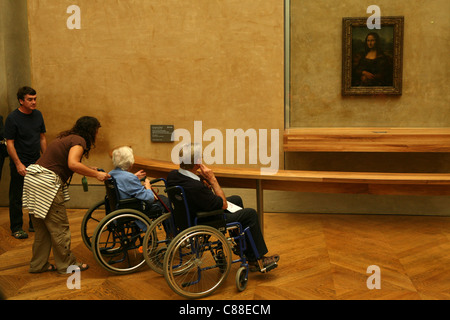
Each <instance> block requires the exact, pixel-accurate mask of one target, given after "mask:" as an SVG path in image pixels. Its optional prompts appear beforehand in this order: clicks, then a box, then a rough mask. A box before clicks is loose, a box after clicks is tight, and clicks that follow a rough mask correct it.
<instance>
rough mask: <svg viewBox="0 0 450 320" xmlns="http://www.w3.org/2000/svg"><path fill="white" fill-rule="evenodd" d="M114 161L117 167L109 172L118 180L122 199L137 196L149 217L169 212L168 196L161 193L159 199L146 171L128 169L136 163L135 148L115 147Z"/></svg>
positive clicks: (117, 183)
mask: <svg viewBox="0 0 450 320" xmlns="http://www.w3.org/2000/svg"><path fill="white" fill-rule="evenodd" d="M112 162H113V165H114V167H115V169H114V170H112V171H110V172H109V174H110V175H111V176H112V177H113V178H114V179H115V181H116V185H117V189H118V190H119V196H120V199H128V198H136V199H139V200H142V201H143V202H144V207H145V209H144V213H145V214H147V215H148V216H149V217H157V216H160V215H161V214H163V213H164V212H168V211H167V209H166V207H167V208H168V207H169V201H168V199H167V197H165V196H163V195H159V196H158V198H159V199H160V201H158V199H157V197H156V195H155V194H154V193H153V190H152V189H151V185H150V180H149V179H148V178H147V177H145V172H144V171H143V170H140V171H138V172H136V173H135V174H133V173H131V172H129V171H128V170H129V169H130V168H131V167H132V166H133V164H134V155H133V150H132V149H131V148H130V147H126V146H125V147H119V148H117V149H114V150H113V152H112ZM144 178H145V180H144V185H142V183H141V179H144ZM162 202H164V204H163V203H162ZM164 205H165V206H166V207H164Z"/></svg>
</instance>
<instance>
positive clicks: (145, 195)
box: [109, 168, 155, 203]
mask: <svg viewBox="0 0 450 320" xmlns="http://www.w3.org/2000/svg"><path fill="white" fill-rule="evenodd" d="M109 174H110V175H111V176H112V177H113V178H114V179H115V180H116V183H117V188H118V189H119V196H120V199H128V198H137V199H139V200H143V201H147V202H148V203H152V202H153V201H154V200H155V197H154V195H153V191H152V190H150V189H145V188H144V186H143V185H142V184H141V181H140V180H139V178H138V177H137V176H136V175H134V174H132V173H131V172H128V171H124V170H122V169H120V168H115V169H114V170H111V171H110V172H109Z"/></svg>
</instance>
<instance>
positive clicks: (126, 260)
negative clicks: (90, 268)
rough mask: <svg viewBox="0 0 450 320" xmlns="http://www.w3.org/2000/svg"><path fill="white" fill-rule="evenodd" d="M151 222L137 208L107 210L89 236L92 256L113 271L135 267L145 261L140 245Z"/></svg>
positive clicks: (130, 271) (122, 272)
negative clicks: (109, 211)
mask: <svg viewBox="0 0 450 320" xmlns="http://www.w3.org/2000/svg"><path fill="white" fill-rule="evenodd" d="M150 225H151V220H150V219H149V218H148V217H147V216H145V215H144V214H143V213H141V212H139V211H137V210H133V209H120V210H116V211H114V212H112V213H110V214H109V215H107V216H106V217H105V218H103V219H102V220H101V221H100V223H99V224H98V225H97V227H96V229H95V231H94V235H93V237H92V241H91V243H92V253H93V254H94V258H95V260H96V261H97V262H98V263H99V264H100V265H101V266H102V267H103V268H105V269H106V270H108V271H110V272H112V273H116V274H128V273H132V272H135V271H137V270H138V269H140V268H141V267H142V266H143V265H145V259H144V256H143V248H142V245H143V238H144V236H145V232H146V230H147V229H148V228H149V227H150ZM142 227H144V228H145V230H142V229H141V228H142Z"/></svg>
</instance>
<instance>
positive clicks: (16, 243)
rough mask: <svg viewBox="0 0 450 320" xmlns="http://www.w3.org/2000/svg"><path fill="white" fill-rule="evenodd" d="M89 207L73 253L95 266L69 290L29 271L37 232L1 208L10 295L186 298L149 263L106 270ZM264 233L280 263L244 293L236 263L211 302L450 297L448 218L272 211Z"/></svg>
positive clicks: (253, 278)
mask: <svg viewBox="0 0 450 320" xmlns="http://www.w3.org/2000/svg"><path fill="white" fill-rule="evenodd" d="M84 212H85V210H69V219H70V222H71V231H72V251H73V252H74V253H75V255H76V256H77V257H78V259H79V260H80V261H82V262H86V263H88V264H89V265H90V269H89V270H87V271H85V272H82V273H81V289H72V290H70V289H68V288H67V285H66V283H67V279H68V276H69V275H67V276H66V275H58V274H56V273H54V272H51V273H50V272H47V273H43V274H30V273H28V264H29V261H30V257H31V246H32V243H33V233H30V238H29V239H26V240H16V239H14V238H13V237H12V236H11V235H10V231H9V216H8V209H7V208H0V290H1V293H2V295H3V297H4V298H6V299H11V300H28V299H44V300H47V299H52V300H53V299H86V300H113V299H133V300H145V299H149V300H170V299H181V297H179V296H178V295H176V294H175V293H174V292H172V290H171V289H170V288H169V286H168V285H167V283H166V282H165V280H164V277H163V276H160V275H158V274H156V273H154V272H153V271H151V270H150V269H149V268H148V267H145V268H144V269H143V270H142V271H140V272H137V273H134V274H130V275H122V276H117V275H113V274H111V273H109V272H107V271H106V270H104V269H102V268H101V267H100V266H99V265H98V264H97V263H96V261H95V260H94V257H93V255H92V253H91V252H90V251H89V250H88V249H87V248H86V247H85V246H84V244H83V241H82V239H81V235H80V225H81V220H82V217H83V215H84ZM25 225H27V219H26V223H25ZM25 230H27V229H26V228H25ZM265 236H266V242H267V245H268V247H269V250H270V252H269V253H278V254H280V256H281V260H280V263H279V267H278V268H277V269H275V270H273V271H271V272H269V273H267V274H260V273H252V274H251V275H250V279H249V282H248V286H247V289H246V290H245V291H243V292H240V293H239V292H237V290H236V287H235V279H234V277H235V271H236V270H237V268H238V266H237V265H233V268H232V270H231V272H230V275H229V277H228V280H227V282H226V283H225V284H224V285H223V286H222V287H221V288H219V290H218V291H217V292H215V293H214V294H213V295H212V296H211V297H208V298H207V299H220V300H227V299H234V300H260V299H261V300H264V299H270V300H299V299H307V300H353V299H363V300H375V299H382V300H387V299H388V300H411V299H418V300H428V299H438V300H450V217H432V216H392V215H377V216H374V215H330V214H292V213H290V214H287V213H266V214H265ZM50 262H52V261H50ZM371 265H376V266H378V267H379V268H380V283H381V288H380V289H372V290H370V289H368V287H367V279H368V278H369V277H370V276H371V273H367V268H368V267H369V266H371Z"/></svg>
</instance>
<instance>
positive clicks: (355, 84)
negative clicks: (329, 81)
mask: <svg viewBox="0 0 450 320" xmlns="http://www.w3.org/2000/svg"><path fill="white" fill-rule="evenodd" d="M403 26H404V17H403V16H398V17H381V19H380V29H369V28H368V26H367V18H342V95H343V96H352V95H401V94H402V71H403Z"/></svg>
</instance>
